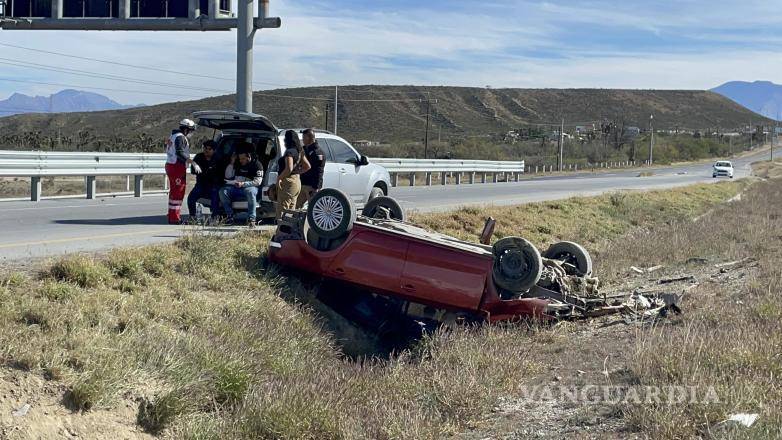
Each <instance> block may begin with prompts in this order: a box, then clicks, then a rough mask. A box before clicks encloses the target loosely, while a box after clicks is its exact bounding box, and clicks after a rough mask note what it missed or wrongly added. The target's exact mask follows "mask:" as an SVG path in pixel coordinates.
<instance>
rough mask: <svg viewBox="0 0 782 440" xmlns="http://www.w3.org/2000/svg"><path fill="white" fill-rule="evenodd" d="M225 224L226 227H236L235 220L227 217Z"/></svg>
mask: <svg viewBox="0 0 782 440" xmlns="http://www.w3.org/2000/svg"><path fill="white" fill-rule="evenodd" d="M223 224H224V225H225V226H233V225H234V218H233V217H226V219H225V220H224V221H223Z"/></svg>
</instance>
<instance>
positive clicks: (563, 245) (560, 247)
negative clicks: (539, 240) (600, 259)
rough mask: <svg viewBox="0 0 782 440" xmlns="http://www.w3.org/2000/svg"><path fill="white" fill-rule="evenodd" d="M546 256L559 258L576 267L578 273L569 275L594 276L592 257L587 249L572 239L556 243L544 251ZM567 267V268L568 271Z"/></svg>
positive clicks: (553, 258)
mask: <svg viewBox="0 0 782 440" xmlns="http://www.w3.org/2000/svg"><path fill="white" fill-rule="evenodd" d="M543 257H544V258H549V259H552V260H559V261H564V262H565V263H568V264H569V265H570V266H573V267H575V268H576V271H577V273H568V275H578V276H592V257H591V256H590V255H589V252H587V250H586V249H584V247H583V246H581V245H580V244H578V243H573V242H572V241H560V242H558V243H554V244H552V245H551V246H549V248H548V249H546V252H544V253H543ZM567 269H568V268H567V267H566V268H565V270H566V271H567Z"/></svg>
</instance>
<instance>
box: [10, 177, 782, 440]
mask: <svg viewBox="0 0 782 440" xmlns="http://www.w3.org/2000/svg"><path fill="white" fill-rule="evenodd" d="M747 185H748V184H747V183H746V182H744V181H737V182H723V183H719V184H713V185H697V186H693V187H688V188H682V189H677V190H671V191H658V192H649V193H616V194H612V195H607V196H602V197H595V198H576V199H568V200H562V201H556V202H545V203H535V204H530V205H525V206H520V207H495V208H490V209H488V210H477V209H471V208H465V209H461V210H458V211H456V212H453V213H440V214H426V215H416V216H414V217H413V221H415V222H417V223H420V224H423V225H425V226H427V227H431V228H433V229H436V230H439V231H442V232H445V233H450V234H453V235H456V236H461V237H463V238H469V239H471V240H474V239H475V237H476V236H477V234H478V233H479V232H480V229H481V228H482V226H483V221H484V220H485V216H486V215H492V216H494V217H495V218H497V219H498V227H497V230H496V235H497V236H505V235H521V236H524V237H527V238H530V239H531V240H532V241H533V242H535V243H536V244H538V245H540V246H544V245H545V244H546V243H549V242H552V241H555V240H560V239H567V240H575V241H581V242H583V243H585V244H586V245H587V247H588V248H589V249H590V251H594V252H593V254H594V255H595V257H596V260H597V261H596V263H597V269H596V272H597V274H598V275H599V276H600V277H601V278H603V279H604V281H605V282H606V283H607V285H608V286H619V285H621V283H622V282H623V274H626V273H627V269H628V267H629V266H630V265H647V266H648V265H652V264H664V265H666V266H668V267H677V268H679V267H685V268H688V269H693V270H696V269H698V267H700V266H698V265H707V264H711V263H712V262H715V261H727V260H731V259H738V258H743V257H745V256H751V257H753V258H755V259H756V260H757V262H758V270H757V272H756V273H755V274H753V275H752V276H751V278H749V279H747V280H746V282H745V283H743V285H742V287H741V288H740V290H738V291H723V290H720V289H719V288H718V287H717V288H716V289H714V290H712V289H711V287H709V286H707V285H705V284H704V285H703V286H701V287H699V289H698V291H697V292H696V293H695V294H693V297H692V298H688V299H687V300H685V301H686V303H685V304H686V306H685V307H686V309H688V312H687V313H686V314H685V315H684V316H683V317H682V318H681V319H679V320H678V321H677V325H662V326H660V327H657V328H654V329H651V330H649V331H639V332H638V333H637V334H638V337H637V339H634V340H633V342H632V343H631V345H629V346H627V347H624V348H625V350H623V351H622V354H621V355H622V356H623V357H622V359H623V360H624V362H625V363H626V364H625V366H626V368H627V370H628V371H630V372H631V374H630V377H631V378H632V380H633V381H636V382H637V383H641V384H644V385H647V384H648V385H666V384H694V385H701V384H710V385H715V386H716V387H717V392H718V394H719V398H720V401H721V403H720V404H719V405H717V406H713V407H708V408H706V407H701V406H698V405H690V404H682V405H676V406H665V405H663V406H629V407H621V408H618V409H617V411H618V413H619V414H620V417H621V418H622V420H623V421H624V424H625V425H626V428H624V429H629V430H631V431H638V432H642V433H643V435H644V436H648V437H649V438H663V439H674V438H690V437H693V436H707V435H708V429H709V427H710V426H712V425H713V424H714V423H716V422H718V421H720V420H724V418H725V417H726V415H727V414H729V413H732V412H759V413H761V421H760V422H759V423H758V424H756V425H754V426H753V427H752V428H750V429H747V430H745V431H742V432H739V433H738V436H739V437H746V438H768V437H769V436H770V435H769V434H772V433H775V432H776V433H779V430H780V429H782V412H781V411H780V408H782V387H780V385H779V381H778V380H777V379H778V377H779V375H780V373H782V370H780V362H779V359H780V356H782V340H781V339H780V335H782V332H780V330H782V329H781V328H780V323H781V322H782V319H780V318H782V309H780V305H779V304H780V302H779V301H778V295H779V288H780V286H779V280H781V279H782V269H780V268H778V267H777V265H776V264H775V261H776V260H778V258H779V256H780V255H778V254H780V252H782V251H780V250H779V249H780V244H781V243H780V241H782V239H781V238H780V236H779V234H778V232H777V229H778V227H779V219H780V218H782V208H780V206H782V181H780V180H769V181H764V182H757V183H754V184H752V185H751V186H749V187H747ZM742 191H743V193H742V197H741V199H740V200H738V201H735V202H732V203H730V204H724V203H725V202H726V200H728V199H730V198H732V197H734V196H736V195H737V194H739V193H741V192H742ZM718 206H719V208H718V209H715V208H716V207H718ZM696 218H697V220H694V219H696ZM267 243H268V234H266V233H249V232H247V233H243V234H241V235H238V236H234V237H225V236H220V235H210V234H200V233H199V234H192V235H188V236H187V237H185V238H183V239H181V240H179V241H177V242H176V243H174V244H170V245H162V246H152V247H144V248H138V249H122V250H115V251H113V252H110V253H109V254H108V255H106V256H104V257H100V258H97V257H92V256H69V257H65V258H62V259H59V260H55V261H52V262H51V263H47V264H46V265H45V266H44V267H42V268H41V269H40V270H39V271H37V272H35V273H27V272H15V271H5V272H4V273H2V274H0V304H2V306H0V362H2V363H3V364H4V365H5V366H6V367H8V368H15V369H19V370H25V371H29V372H30V374H35V375H41V376H43V377H44V378H46V379H47V380H49V381H55V382H58V383H62V384H64V385H65V393H64V396H63V402H64V404H66V405H68V406H69V407H70V408H72V409H73V410H74V411H92V410H94V409H96V408H112V407H114V406H116V405H119V404H120V402H123V401H126V400H127V399H133V401H134V402H136V403H137V405H138V409H137V411H136V423H138V424H139V425H140V426H141V427H143V429H144V430H146V431H147V432H148V433H151V434H154V435H159V436H162V437H165V438H186V439H222V438H237V439H257V438H268V439H277V438H284V439H298V438H310V439H328V438H332V439H341V438H372V439H383V438H388V439H391V438H410V439H426V438H430V439H434V438H442V437H446V436H449V435H452V434H458V433H464V432H469V431H471V430H472V429H476V428H479V427H480V426H482V423H483V422H484V421H485V419H486V418H487V417H490V415H491V414H492V410H493V409H494V408H495V406H496V405H497V402H498V401H500V400H501V399H503V398H512V397H513V396H514V395H516V393H518V391H519V387H521V386H523V385H525V384H529V383H530V381H531V380H533V379H534V378H539V377H541V376H547V375H549V374H550V372H549V369H548V368H549V365H550V362H549V359H547V357H546V356H554V355H555V354H556V355H567V356H569V357H570V358H571V359H573V360H574V361H573V362H575V363H576V364H578V362H580V352H581V351H582V350H586V349H587V345H589V344H582V345H573V344H570V343H569V338H570V336H571V334H573V332H574V331H575V330H574V329H576V328H578V326H579V324H577V323H576V324H567V325H562V326H556V327H553V328H538V327H534V326H533V327H529V326H526V325H516V326H480V327H474V328H459V329H456V330H453V331H448V332H446V331H442V332H437V333H435V334H432V335H430V336H427V337H425V338H424V339H423V340H421V341H419V342H418V343H417V344H416V345H415V346H414V347H413V348H411V349H409V350H405V351H402V352H395V353H389V354H388V356H387V357H385V358H373V359H368V358H355V357H350V356H346V355H345V354H344V350H343V348H342V344H343V342H344V341H342V340H341V339H340V337H339V335H336V334H334V333H331V332H330V331H329V330H328V329H327V326H326V325H325V320H324V317H323V315H322V314H320V313H318V312H316V309H317V307H316V306H314V305H313V304H312V303H311V301H309V300H308V299H307V298H310V297H311V296H312V292H313V289H315V287H316V286H315V284H314V283H312V281H311V280H307V279H306V278H298V277H296V276H290V274H285V273H283V272H281V271H280V269H278V268H276V267H275V266H273V265H271V264H269V263H268V262H267V261H266V259H265V249H266V247H267ZM693 256H697V257H703V260H704V261H707V262H703V261H701V260H699V261H700V262H698V263H693V262H692V261H691V260H690V258H691V257H693ZM704 267H705V266H704ZM667 270H669V269H664V270H663V273H667V272H666V271H667ZM670 270H673V269H670ZM676 270H678V269H676ZM695 295H697V296H695ZM707 298H708V300H706V299H707ZM700 299H703V301H701V300H700ZM738 301H741V304H739V303H738ZM610 343H611V342H610V341H605V344H606V345H608V344H610ZM583 368H586V367H583ZM596 368H598V369H599V368H601V367H596ZM518 417H519V423H523V421H524V420H525V417H526V416H525V415H524V414H519V416H518ZM625 434H626V432H625Z"/></svg>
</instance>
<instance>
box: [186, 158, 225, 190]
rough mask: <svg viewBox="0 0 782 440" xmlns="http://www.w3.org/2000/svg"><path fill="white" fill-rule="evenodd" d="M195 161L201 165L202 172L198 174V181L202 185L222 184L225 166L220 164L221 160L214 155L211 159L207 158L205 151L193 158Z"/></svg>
mask: <svg viewBox="0 0 782 440" xmlns="http://www.w3.org/2000/svg"><path fill="white" fill-rule="evenodd" d="M193 162H195V163H197V164H198V166H199V167H201V174H196V183H198V184H200V185H215V186H221V185H222V183H223V168H222V167H221V166H220V161H218V160H217V158H216V157H215V156H214V155H213V156H212V159H211V160H206V156H204V153H198V154H196V155H195V157H194V158H193ZM191 172H192V167H191Z"/></svg>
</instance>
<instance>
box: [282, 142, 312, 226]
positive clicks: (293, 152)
mask: <svg viewBox="0 0 782 440" xmlns="http://www.w3.org/2000/svg"><path fill="white" fill-rule="evenodd" d="M284 142H285V152H284V153H283V154H282V157H280V158H279V160H278V161H277V205H276V208H277V209H276V211H277V220H279V219H280V217H281V216H282V211H283V210H285V209H296V199H298V197H299V192H300V191H301V180H300V179H299V174H301V173H303V172H305V171H307V170H309V169H310V162H309V161H308V160H307V156H306V155H305V154H304V147H303V145H302V143H301V138H299V134H298V133H296V131H295V130H287V131H285V140H284Z"/></svg>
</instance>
